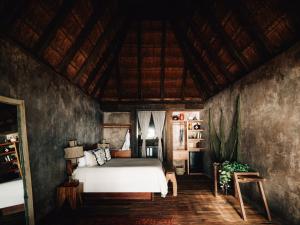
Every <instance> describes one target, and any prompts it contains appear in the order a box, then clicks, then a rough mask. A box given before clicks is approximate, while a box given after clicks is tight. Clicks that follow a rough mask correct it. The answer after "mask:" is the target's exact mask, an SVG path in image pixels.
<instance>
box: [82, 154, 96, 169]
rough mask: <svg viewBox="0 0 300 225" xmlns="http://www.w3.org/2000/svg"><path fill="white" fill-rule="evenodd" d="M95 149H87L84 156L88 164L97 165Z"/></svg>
mask: <svg viewBox="0 0 300 225" xmlns="http://www.w3.org/2000/svg"><path fill="white" fill-rule="evenodd" d="M93 152H94V151H85V152H84V158H85V162H86V166H97V160H96V157H95V155H94V153H93Z"/></svg>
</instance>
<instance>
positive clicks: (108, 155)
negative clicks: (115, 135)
mask: <svg viewBox="0 0 300 225" xmlns="http://www.w3.org/2000/svg"><path fill="white" fill-rule="evenodd" d="M105 158H106V161H109V160H111V155H110V150H109V148H105Z"/></svg>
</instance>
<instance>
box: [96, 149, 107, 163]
mask: <svg viewBox="0 0 300 225" xmlns="http://www.w3.org/2000/svg"><path fill="white" fill-rule="evenodd" d="M93 153H94V155H95V157H96V160H97V163H98V165H99V166H102V165H103V164H104V163H105V159H106V158H105V151H104V149H101V148H100V149H98V150H96V151H93Z"/></svg>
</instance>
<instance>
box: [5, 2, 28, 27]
mask: <svg viewBox="0 0 300 225" xmlns="http://www.w3.org/2000/svg"><path fill="white" fill-rule="evenodd" d="M13 3H14V2H13V1H4V2H3V3H2V6H1V7H0V9H1V10H0V14H1V15H2V16H1V20H0V25H1V28H0V30H1V31H2V32H5V33H8V32H9V30H10V28H11V27H13V24H14V23H15V22H16V20H17V19H18V18H21V17H22V15H23V13H24V12H25V11H27V9H28V7H27V6H28V5H27V4H25V3H26V1H25V0H20V1H18V4H15V5H14V4H13Z"/></svg>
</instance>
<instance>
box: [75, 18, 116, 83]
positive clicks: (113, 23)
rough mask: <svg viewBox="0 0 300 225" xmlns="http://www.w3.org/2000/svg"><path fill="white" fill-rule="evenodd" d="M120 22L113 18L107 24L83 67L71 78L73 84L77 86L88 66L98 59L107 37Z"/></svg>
mask: <svg viewBox="0 0 300 225" xmlns="http://www.w3.org/2000/svg"><path fill="white" fill-rule="evenodd" d="M121 21H122V20H121V19H119V18H118V17H117V16H115V17H113V18H112V19H111V21H110V22H109V24H108V25H107V26H106V27H105V28H104V31H103V33H102V34H101V35H100V37H99V38H98V40H97V42H96V44H95V46H94V48H93V50H92V51H91V53H90V54H89V55H88V57H87V58H86V60H85V61H84V63H83V65H82V66H81V68H80V69H79V71H78V72H77V74H76V75H75V76H74V78H73V82H74V83H76V84H77V83H78V81H79V80H80V78H81V77H82V76H83V75H84V74H85V73H86V70H87V69H88V67H89V65H90V64H91V63H94V62H95V61H96V60H97V59H98V58H99V52H100V49H101V48H102V46H103V45H104V41H105V40H107V38H108V37H109V35H110V34H111V33H112V32H113V31H114V29H115V28H116V27H118V25H119V24H120V23H121Z"/></svg>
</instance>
